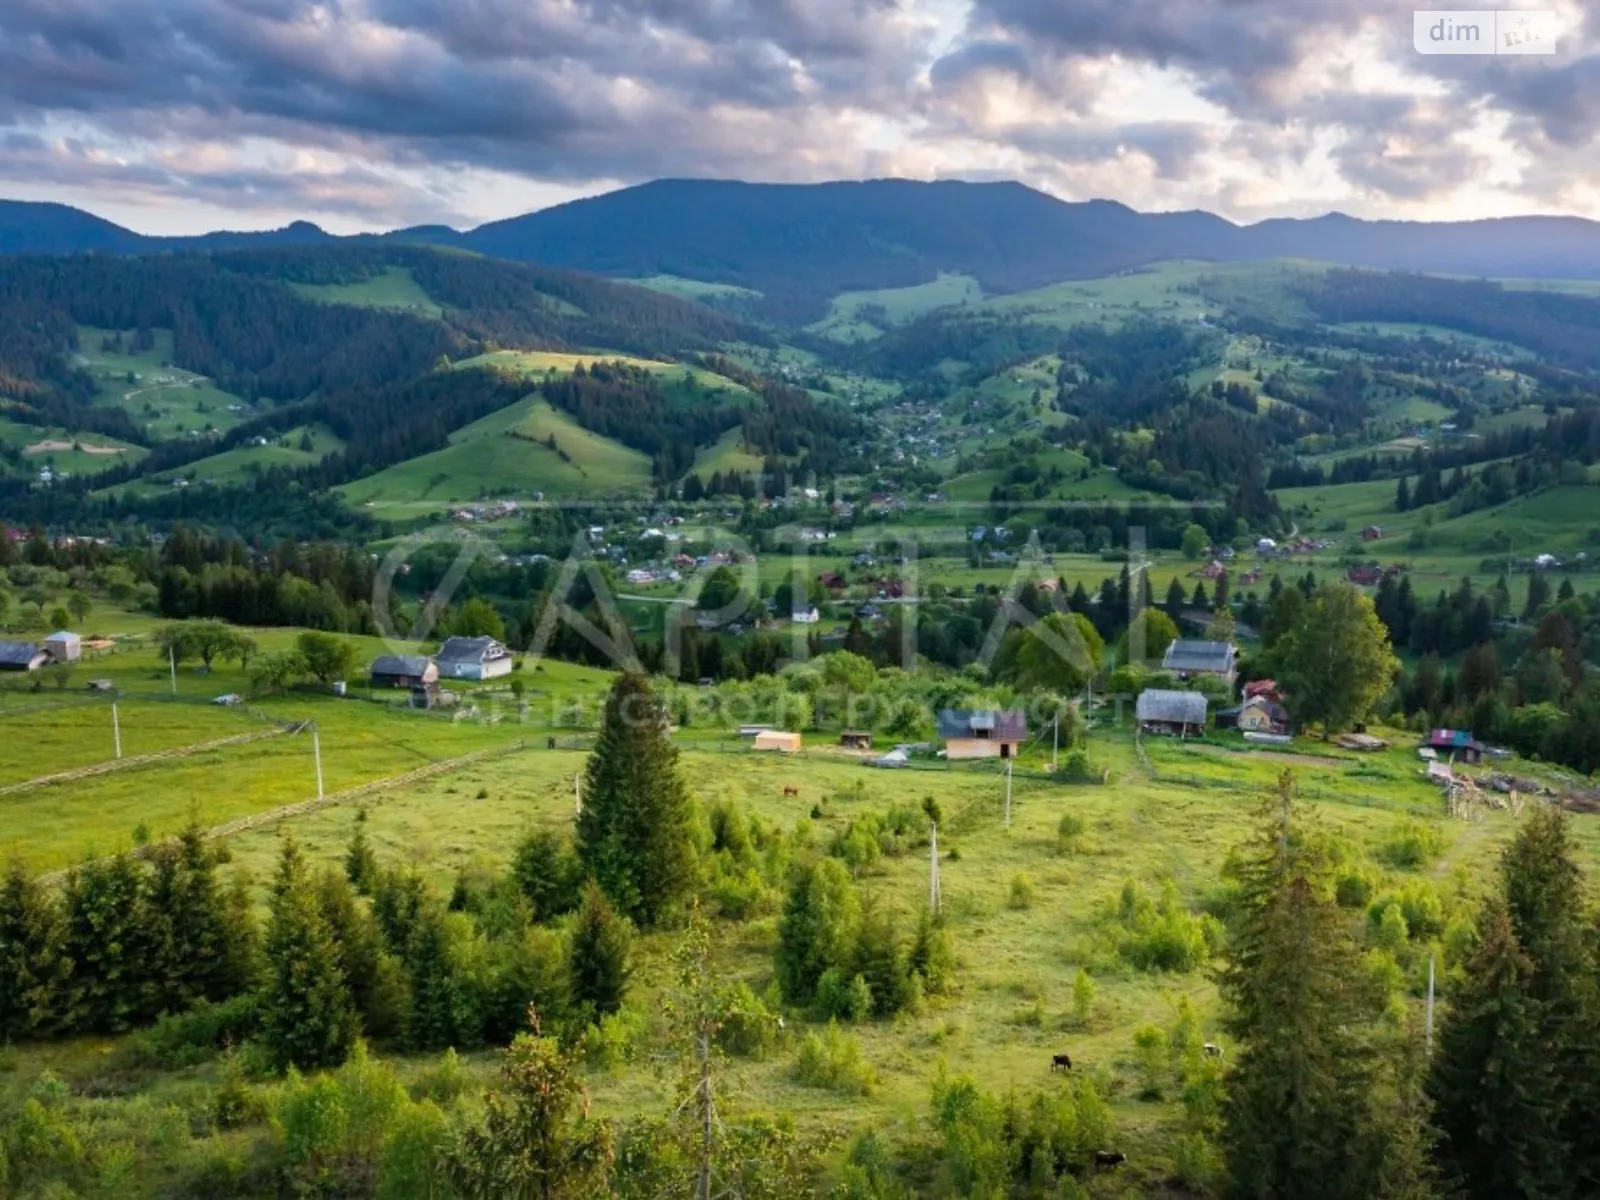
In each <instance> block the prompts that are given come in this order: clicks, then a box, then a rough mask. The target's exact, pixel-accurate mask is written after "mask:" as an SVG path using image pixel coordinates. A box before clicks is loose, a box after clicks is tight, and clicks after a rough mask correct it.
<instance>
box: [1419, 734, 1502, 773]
mask: <svg viewBox="0 0 1600 1200" xmlns="http://www.w3.org/2000/svg"><path fill="white" fill-rule="evenodd" d="M1423 745H1424V746H1429V747H1431V748H1432V749H1433V751H1434V752H1435V753H1436V754H1439V755H1449V756H1450V758H1451V760H1452V761H1455V762H1463V763H1468V764H1473V765H1476V764H1477V763H1480V762H1482V761H1483V756H1484V755H1485V754H1487V753H1488V750H1489V748H1488V747H1487V746H1485V745H1484V744H1483V743H1482V742H1480V741H1478V739H1477V738H1475V737H1473V736H1472V733H1471V732H1470V731H1469V730H1466V729H1435V730H1432V731H1430V732H1429V734H1428V740H1427V741H1425V742H1424V743H1423Z"/></svg>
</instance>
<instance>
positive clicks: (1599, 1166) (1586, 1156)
mask: <svg viewBox="0 0 1600 1200" xmlns="http://www.w3.org/2000/svg"><path fill="white" fill-rule="evenodd" d="M1501 879H1502V881H1503V884H1504V887H1505V898H1506V909H1507V911H1508V913H1509V915H1510V921H1511V931H1512V933H1513V935H1514V936H1515V937H1516V940H1517V945H1518V946H1519V947H1520V948H1521V949H1522V952H1523V953H1524V954H1526V955H1527V957H1528V962H1529V964H1530V968H1531V970H1530V974H1529V976H1528V981H1527V995H1528V999H1529V1001H1530V1004H1531V1008H1532V1013H1533V1018H1534V1020H1535V1021H1536V1022H1537V1028H1538V1031H1539V1037H1540V1039H1541V1041H1542V1043H1543V1044H1544V1045H1545V1046H1546V1047H1547V1048H1548V1049H1547V1052H1548V1053H1549V1054H1550V1055H1551V1056H1552V1058H1551V1063H1550V1066H1551V1070H1552V1073H1553V1074H1554V1076H1555V1080H1556V1086H1555V1089H1554V1090H1555V1096H1556V1097H1557V1099H1558V1101H1559V1105H1560V1107H1559V1109H1558V1112H1559V1115H1560V1120H1561V1128H1562V1132H1563V1135H1564V1137H1565V1140H1566V1141H1567V1143H1568V1145H1569V1146H1570V1148H1571V1152H1572V1153H1571V1165H1572V1167H1573V1168H1574V1171H1575V1172H1576V1173H1575V1175H1574V1176H1573V1178H1572V1181H1571V1182H1572V1186H1573V1188H1574V1189H1575V1190H1576V1191H1578V1192H1580V1193H1582V1194H1585V1195H1593V1194H1600V1128H1597V1124H1600V994H1597V993H1600V986H1597V984H1600V981H1597V970H1596V959H1595V949H1594V944H1593V928H1592V926H1591V925H1590V922H1589V919H1588V917H1587V915H1586V913H1585V908H1584V892H1583V877H1582V873H1581V872H1580V870H1579V868H1578V864H1577V860H1576V853H1575V847H1574V846H1573V844H1572V834H1571V828H1570V825H1569V822H1568V818H1567V817H1566V816H1565V815H1564V814H1563V813H1562V811H1561V809H1560V808H1558V807H1556V806H1554V805H1542V804H1541V805H1537V806H1535V808H1534V810H1533V812H1532V813H1531V814H1530V815H1529V816H1528V817H1527V818H1526V819H1525V820H1524V821H1523V822H1522V824H1521V826H1520V827H1519V828H1518V830H1517V836H1516V837H1515V838H1514V839H1513V840H1512V843H1511V845H1510V846H1509V847H1507V849H1506V852H1505V856H1504V858H1503V860H1502V862H1501Z"/></svg>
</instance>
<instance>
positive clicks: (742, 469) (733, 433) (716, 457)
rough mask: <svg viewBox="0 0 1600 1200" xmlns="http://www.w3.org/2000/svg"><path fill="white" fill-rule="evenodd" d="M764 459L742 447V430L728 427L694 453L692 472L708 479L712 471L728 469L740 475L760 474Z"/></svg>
mask: <svg viewBox="0 0 1600 1200" xmlns="http://www.w3.org/2000/svg"><path fill="white" fill-rule="evenodd" d="M763 465H764V460H763V459H762V457H761V455H759V454H752V453H751V452H750V451H748V450H746V449H745V448H744V431H743V430H741V429H730V430H728V432H727V433H725V434H723V435H722V436H721V437H720V438H718V439H717V440H716V441H715V442H714V443H713V444H711V445H709V446H705V447H702V448H701V450H700V453H699V454H697V455H695V460H694V472H693V473H694V474H696V475H699V476H700V477H701V478H702V479H709V478H710V477H711V475H712V474H713V473H714V472H717V471H722V472H724V473H726V472H728V471H733V472H736V473H737V474H740V475H760V474H761V468H762V466H763Z"/></svg>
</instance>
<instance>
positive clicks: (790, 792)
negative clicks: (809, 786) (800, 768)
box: [783, 787, 800, 800]
mask: <svg viewBox="0 0 1600 1200" xmlns="http://www.w3.org/2000/svg"><path fill="white" fill-rule="evenodd" d="M783 794H784V795H785V796H793V797H794V798H795V799H796V800H798V799H799V798H800V789H799V788H797V787H785V788H784V789H783Z"/></svg>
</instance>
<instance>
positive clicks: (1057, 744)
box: [1050, 708, 1061, 775]
mask: <svg viewBox="0 0 1600 1200" xmlns="http://www.w3.org/2000/svg"><path fill="white" fill-rule="evenodd" d="M1053 724H1054V737H1053V739H1052V741H1051V743H1050V773H1051V774H1052V775H1054V774H1055V772H1056V759H1058V758H1060V757H1061V710H1060V709H1059V708H1058V709H1056V719H1055V721H1054V722H1053Z"/></svg>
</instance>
